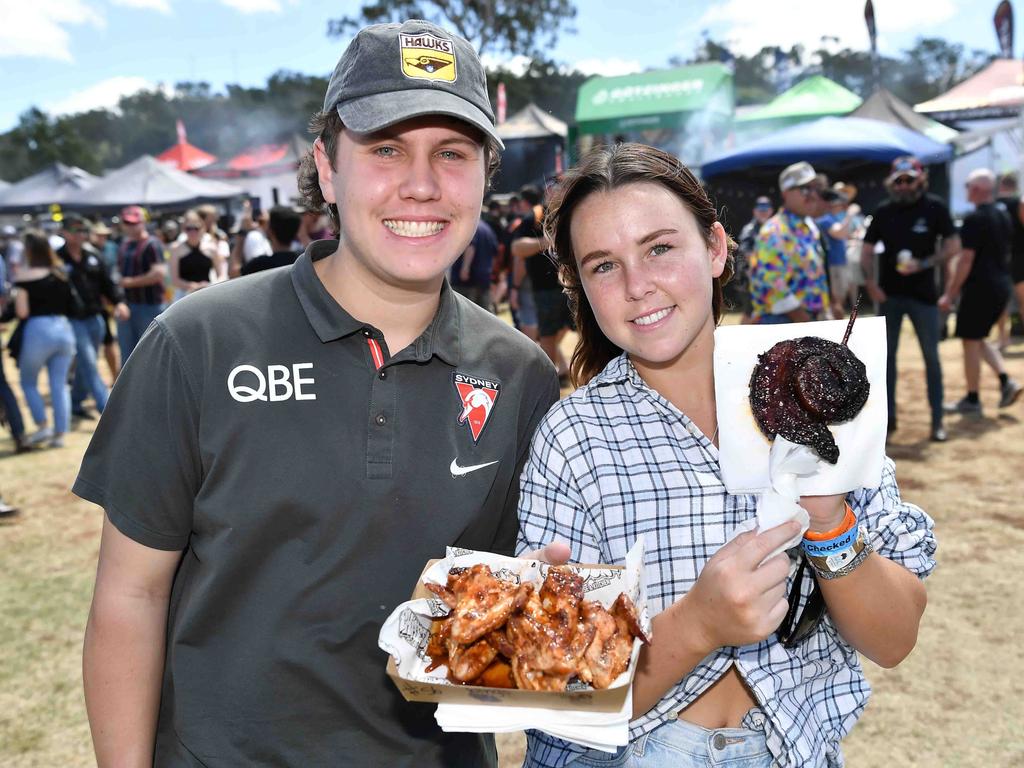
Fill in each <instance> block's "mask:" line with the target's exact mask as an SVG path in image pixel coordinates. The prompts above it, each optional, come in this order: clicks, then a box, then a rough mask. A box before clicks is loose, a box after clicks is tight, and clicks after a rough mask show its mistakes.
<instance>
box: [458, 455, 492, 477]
mask: <svg viewBox="0 0 1024 768" xmlns="http://www.w3.org/2000/svg"><path fill="white" fill-rule="evenodd" d="M497 463H498V461H488V462H487V463H486V464H474V465H473V466H471V467H460V466H459V460H458V458H454V459H452V465H451V466H450V467H448V469H449V471H450V472H451V473H452V477H462V476H463V475H468V474H469V473H470V472H476V471H477V470H478V469H483V468H484V467H490V466H492V465H494V464H497Z"/></svg>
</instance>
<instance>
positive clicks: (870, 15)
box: [864, 0, 882, 90]
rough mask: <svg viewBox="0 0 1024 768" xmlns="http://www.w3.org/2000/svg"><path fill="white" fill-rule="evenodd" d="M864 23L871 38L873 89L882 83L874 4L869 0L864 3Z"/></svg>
mask: <svg viewBox="0 0 1024 768" xmlns="http://www.w3.org/2000/svg"><path fill="white" fill-rule="evenodd" d="M864 23H865V24H867V25H868V37H869V38H870V39H871V76H872V78H873V79H874V81H875V82H874V87H875V90H877V89H878V88H879V86H881V84H882V72H881V68H880V67H879V65H878V29H877V28H876V27H875V4H874V3H872V2H871V0H867V2H866V3H864Z"/></svg>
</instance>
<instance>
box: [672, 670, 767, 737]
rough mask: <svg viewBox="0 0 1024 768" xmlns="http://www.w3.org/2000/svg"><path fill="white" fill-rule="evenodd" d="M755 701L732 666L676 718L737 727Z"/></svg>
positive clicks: (720, 726) (708, 724) (716, 725)
mask: <svg viewBox="0 0 1024 768" xmlns="http://www.w3.org/2000/svg"><path fill="white" fill-rule="evenodd" d="M756 706H757V700H756V699H755V698H754V697H753V695H752V694H751V693H750V689H749V688H747V685H746V683H744V682H743V678H742V677H740V673H739V672H737V671H736V667H735V666H730V667H729V671H728V672H726V673H725V674H724V675H722V676H721V677H720V678H718V680H716V681H715V682H714V684H713V685H712V686H711V687H710V688H708V689H707V690H706V691H704V693H702V694H701V695H700V698H698V699H697V700H696V701H695V702H693V704H691V705H690V706H688V707H687V708H686V709H684V710H683V711H682V712H680V713H679V719H680V720H685V721H686V722H688V723H693V724H694V725H699V726H701V727H702V728H709V729H712V730H713V729H715V728H738V727H739V725H740V722H741V721H742V720H743V716H744V715H745V714H747V712H748V711H750V709H751V708H752V707H756Z"/></svg>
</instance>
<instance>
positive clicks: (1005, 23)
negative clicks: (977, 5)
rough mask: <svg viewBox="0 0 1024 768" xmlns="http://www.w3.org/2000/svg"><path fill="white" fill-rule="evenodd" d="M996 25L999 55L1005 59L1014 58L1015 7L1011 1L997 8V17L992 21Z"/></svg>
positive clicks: (1007, 0) (1003, 0) (1000, 4)
mask: <svg viewBox="0 0 1024 768" xmlns="http://www.w3.org/2000/svg"><path fill="white" fill-rule="evenodd" d="M992 21H993V23H994V24H995V25H996V37H997V38H998V39H999V54H1000V55H1001V56H1002V57H1003V58H1004V59H1012V58H1013V6H1012V5H1010V0H1002V2H1001V3H999V5H997V6H996V15H995V16H994V17H993V19H992Z"/></svg>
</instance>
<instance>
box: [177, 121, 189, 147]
mask: <svg viewBox="0 0 1024 768" xmlns="http://www.w3.org/2000/svg"><path fill="white" fill-rule="evenodd" d="M175 127H176V128H177V129H178V143H179V144H187V143H188V136H187V135H186V133H185V124H184V123H183V122H181V120H180V119H179V120H178V121H177V123H176V124H175Z"/></svg>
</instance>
